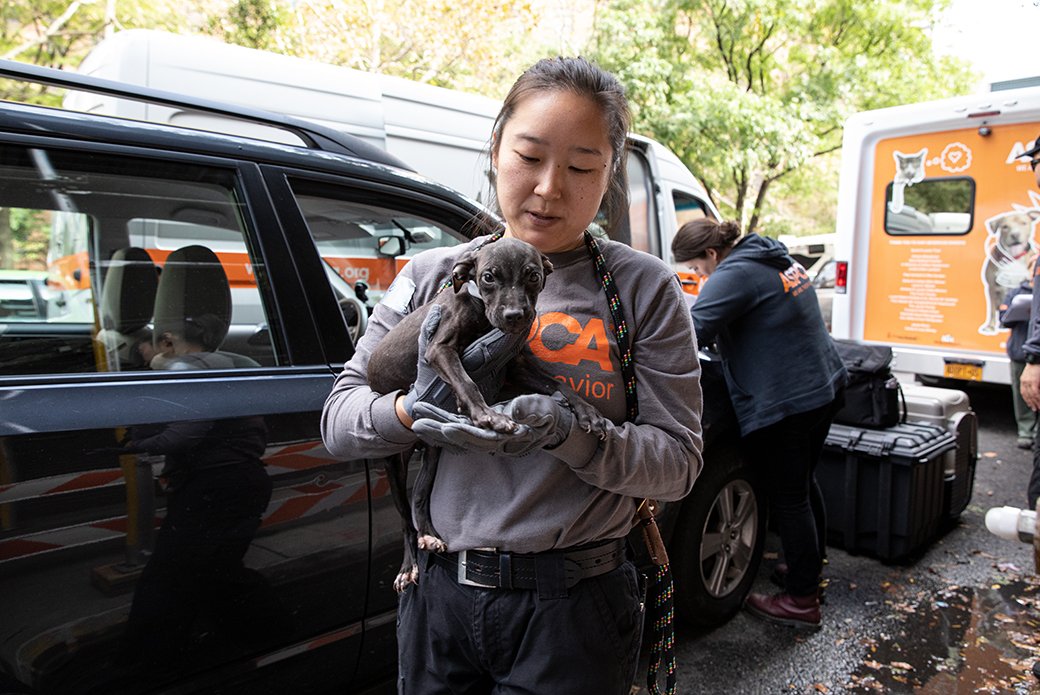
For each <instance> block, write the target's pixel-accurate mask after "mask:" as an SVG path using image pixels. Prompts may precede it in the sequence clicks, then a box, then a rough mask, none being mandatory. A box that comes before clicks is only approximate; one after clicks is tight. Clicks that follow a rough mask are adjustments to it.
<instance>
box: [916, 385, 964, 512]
mask: <svg viewBox="0 0 1040 695" xmlns="http://www.w3.org/2000/svg"><path fill="white" fill-rule="evenodd" d="M902 386H903V399H904V402H905V404H906V421H907V422H924V423H929V424H932V425H938V426H939V427H943V428H945V429H946V431H947V432H949V433H950V434H952V435H953V437H954V439H956V440H957V448H956V449H955V450H953V451H948V452H946V454H945V455H944V459H943V487H944V489H943V515H944V516H947V517H950V518H956V517H957V516H959V515H960V513H961V512H963V511H964V509H965V508H966V507H967V506H968V502H969V501H970V500H971V494H972V490H973V488H974V486H975V463H976V461H978V457H979V418H978V415H976V414H975V411H973V410H972V409H971V402H970V400H969V398H968V394H966V393H964V392H963V391H958V390H957V389H941V388H935V387H932V386H922V385H920V384H903V385H902Z"/></svg>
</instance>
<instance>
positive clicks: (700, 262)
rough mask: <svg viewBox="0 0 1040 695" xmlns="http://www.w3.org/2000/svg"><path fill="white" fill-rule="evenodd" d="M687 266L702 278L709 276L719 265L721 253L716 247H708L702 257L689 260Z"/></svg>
mask: <svg viewBox="0 0 1040 695" xmlns="http://www.w3.org/2000/svg"><path fill="white" fill-rule="evenodd" d="M686 267H687V268H689V269H690V270H692V271H693V272H695V273H696V274H697V275H700V276H701V277H702V278H706V277H709V276H710V275H711V274H712V273H714V272H715V269H716V268H718V267H719V253H718V251H716V250H715V249H708V250H707V251H705V253H704V255H703V256H701V257H700V258H694V259H692V260H689V261H687V262H686Z"/></svg>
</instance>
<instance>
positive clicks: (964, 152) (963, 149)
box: [939, 142, 971, 174]
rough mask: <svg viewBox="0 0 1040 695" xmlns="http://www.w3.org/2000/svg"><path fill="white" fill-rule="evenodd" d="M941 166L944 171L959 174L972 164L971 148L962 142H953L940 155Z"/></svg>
mask: <svg viewBox="0 0 1040 695" xmlns="http://www.w3.org/2000/svg"><path fill="white" fill-rule="evenodd" d="M939 166H940V167H941V168H942V170H943V171H948V172H950V173H951V174H959V173H960V172H962V171H964V170H965V169H967V168H968V167H970V166H971V150H970V149H968V147H967V145H965V144H963V143H960V142H951V143H950V144H949V145H947V146H946V147H945V148H944V149H943V151H942V154H940V155H939Z"/></svg>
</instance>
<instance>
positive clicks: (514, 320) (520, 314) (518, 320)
mask: <svg viewBox="0 0 1040 695" xmlns="http://www.w3.org/2000/svg"><path fill="white" fill-rule="evenodd" d="M502 322H503V323H505V325H506V326H508V327H510V328H517V327H519V326H522V325H523V324H524V310H523V309H504V310H503V311H502Z"/></svg>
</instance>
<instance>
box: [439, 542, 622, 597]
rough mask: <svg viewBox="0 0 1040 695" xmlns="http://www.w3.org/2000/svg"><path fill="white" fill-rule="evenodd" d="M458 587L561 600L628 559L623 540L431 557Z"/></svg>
mask: <svg viewBox="0 0 1040 695" xmlns="http://www.w3.org/2000/svg"><path fill="white" fill-rule="evenodd" d="M430 557H431V558H432V559H433V561H434V562H435V563H437V564H438V565H440V566H442V567H444V568H445V569H447V570H448V571H450V572H451V573H452V574H453V575H454V576H455V577H456V578H457V579H458V582H459V584H466V585H468V586H479V587H485V588H494V589H538V593H539V595H540V596H541V597H542V598H560V597H562V596H566V595H567V589H569V588H570V587H572V586H574V585H575V584H577V583H578V582H580V581H581V580H582V579H588V578H589V577H595V576H598V575H600V574H606V573H607V572H609V571H611V570H613V569H616V568H618V567H620V566H621V565H623V564H624V563H625V560H626V559H627V557H628V556H627V553H626V543H625V539H624V538H618V539H615V540H610V541H605V542H603V543H598V544H595V545H591V546H582V547H581V548H577V549H574V550H556V551H552V550H550V551H547V552H544V553H531V554H523V555H521V554H516V553H502V552H497V551H494V550H463V551H461V552H458V553H437V554H433V553H431V554H430Z"/></svg>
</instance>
